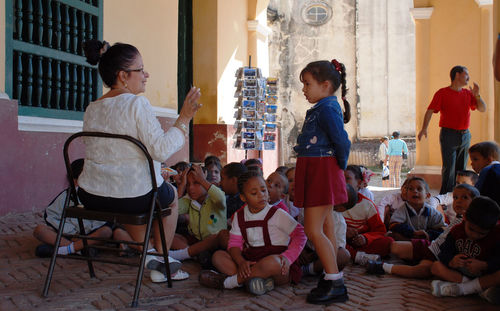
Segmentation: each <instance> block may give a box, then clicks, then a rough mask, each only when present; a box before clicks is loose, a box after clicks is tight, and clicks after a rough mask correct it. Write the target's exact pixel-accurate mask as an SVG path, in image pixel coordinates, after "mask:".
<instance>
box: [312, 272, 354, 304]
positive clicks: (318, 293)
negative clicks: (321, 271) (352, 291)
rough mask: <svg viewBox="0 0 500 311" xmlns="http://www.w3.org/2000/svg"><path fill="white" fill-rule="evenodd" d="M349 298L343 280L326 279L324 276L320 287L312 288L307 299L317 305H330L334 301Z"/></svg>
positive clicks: (319, 283)
mask: <svg viewBox="0 0 500 311" xmlns="http://www.w3.org/2000/svg"><path fill="white" fill-rule="evenodd" d="M348 299H349V296H348V295H347V288H346V287H345V285H344V281H343V280H335V281H331V280H325V279H324V278H323V276H322V277H321V278H320V280H319V282H318V287H316V288H314V289H312V290H311V292H310V293H309V294H308V295H307V298H306V301H307V302H308V303H312V304H316V305H329V304H331V303H334V302H345V301H347V300H348Z"/></svg>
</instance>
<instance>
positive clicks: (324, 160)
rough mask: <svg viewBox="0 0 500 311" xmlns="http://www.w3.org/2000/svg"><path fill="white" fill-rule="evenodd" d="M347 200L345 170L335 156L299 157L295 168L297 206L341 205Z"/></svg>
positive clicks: (295, 201) (295, 202) (295, 203)
mask: <svg viewBox="0 0 500 311" xmlns="http://www.w3.org/2000/svg"><path fill="white" fill-rule="evenodd" d="M345 202H347V191H346V184H345V177H344V171H343V170H341V169H340V167H339V165H338V164H337V159H336V158H335V157H299V158H298V159H297V165H296V168H295V198H294V202H293V204H294V205H295V206H297V207H304V208H306V207H314V206H321V205H339V204H343V203H345Z"/></svg>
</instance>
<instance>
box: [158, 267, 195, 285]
mask: <svg viewBox="0 0 500 311" xmlns="http://www.w3.org/2000/svg"><path fill="white" fill-rule="evenodd" d="M149 276H150V277H151V281H152V282H153V283H163V282H166V281H168V279H167V277H166V276H165V275H164V274H163V273H161V272H160V271H157V270H151V273H150V275H149ZM188 278H189V273H187V272H186V271H184V270H181V269H179V270H177V272H176V273H173V274H172V281H182V280H186V279H188Z"/></svg>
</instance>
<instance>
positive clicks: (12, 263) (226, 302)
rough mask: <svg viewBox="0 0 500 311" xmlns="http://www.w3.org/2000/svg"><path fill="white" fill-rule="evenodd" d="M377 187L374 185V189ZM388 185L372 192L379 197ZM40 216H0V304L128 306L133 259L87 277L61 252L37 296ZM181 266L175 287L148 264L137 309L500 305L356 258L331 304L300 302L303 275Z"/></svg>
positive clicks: (305, 283) (311, 281)
mask: <svg viewBox="0 0 500 311" xmlns="http://www.w3.org/2000/svg"><path fill="white" fill-rule="evenodd" d="M374 192H375V191H374ZM385 192H386V191H380V192H375V194H376V200H377V197H380V196H381V195H382V194H383V193H385ZM39 223H42V215H41V212H33V213H22V214H21V213H20V214H9V215H6V216H3V217H0V310H123V309H130V308H129V305H130V301H131V297H132V295H133V290H134V285H135V275H136V271H137V270H136V269H137V268H135V267H128V266H113V265H110V264H103V263H95V268H96V275H97V277H96V278H95V279H90V277H89V275H88V268H87V264H86V262H84V261H77V260H64V259H58V261H57V264H56V268H55V271H54V276H53V279H52V284H51V288H50V291H49V297H48V298H43V297H41V292H42V288H43V284H44V281H45V275H46V273H47V267H48V265H49V261H50V260H49V259H47V258H44V259H41V258H37V257H35V255H34V249H35V247H36V246H37V245H38V244H39V243H38V241H37V240H36V239H35V238H33V236H32V235H31V233H32V230H33V228H34V227H35V226H36V225H37V224H39ZM183 269H184V270H186V271H188V272H189V273H190V274H191V276H190V278H189V279H188V280H185V281H180V282H174V284H173V288H168V287H167V286H166V284H155V283H152V282H151V281H150V280H149V272H147V271H146V273H145V277H144V280H143V283H142V288H141V294H140V299H139V307H138V308H136V309H135V310H176V311H184V310H215V311H222V310H366V311H368V310H384V311H388V310H481V311H488V310H499V309H500V308H499V307H498V306H493V305H490V304H488V303H487V302H485V301H484V300H482V299H481V298H479V297H478V296H468V297H460V298H435V297H433V296H432V295H431V294H430V281H429V280H413V279H403V278H399V277H395V276H391V275H384V276H372V275H367V274H365V273H364V269H363V268H362V267H359V266H355V265H352V266H348V267H346V269H345V270H344V274H345V276H346V285H347V287H348V290H349V297H350V299H349V301H348V302H346V303H340V304H332V305H330V306H315V305H309V304H306V302H305V296H306V295H307V293H308V292H309V291H310V290H311V288H313V287H314V286H315V284H316V279H315V278H312V277H306V278H304V279H303V280H302V282H301V283H300V284H298V285H296V286H282V287H278V288H277V289H275V290H274V291H272V292H270V293H268V294H266V295H263V296H259V297H254V296H251V295H250V294H247V293H246V292H245V291H243V290H225V291H221V290H215V289H209V288H204V287H201V286H200V285H199V284H198V280H197V279H198V272H199V270H200V268H199V267H198V265H197V264H196V263H194V262H189V261H187V262H186V263H185V264H184V266H183Z"/></svg>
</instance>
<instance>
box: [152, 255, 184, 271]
mask: <svg viewBox="0 0 500 311" xmlns="http://www.w3.org/2000/svg"><path fill="white" fill-rule="evenodd" d="M144 265H145V267H146V268H148V269H150V270H156V271H159V272H160V273H162V274H164V273H165V272H167V270H166V268H165V262H164V260H163V257H160V256H154V255H146V261H145V262H144ZM168 266H169V268H170V273H175V272H177V270H179V269H180V268H181V266H182V263H181V262H180V261H179V260H177V259H174V258H172V257H170V256H169V257H168Z"/></svg>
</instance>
